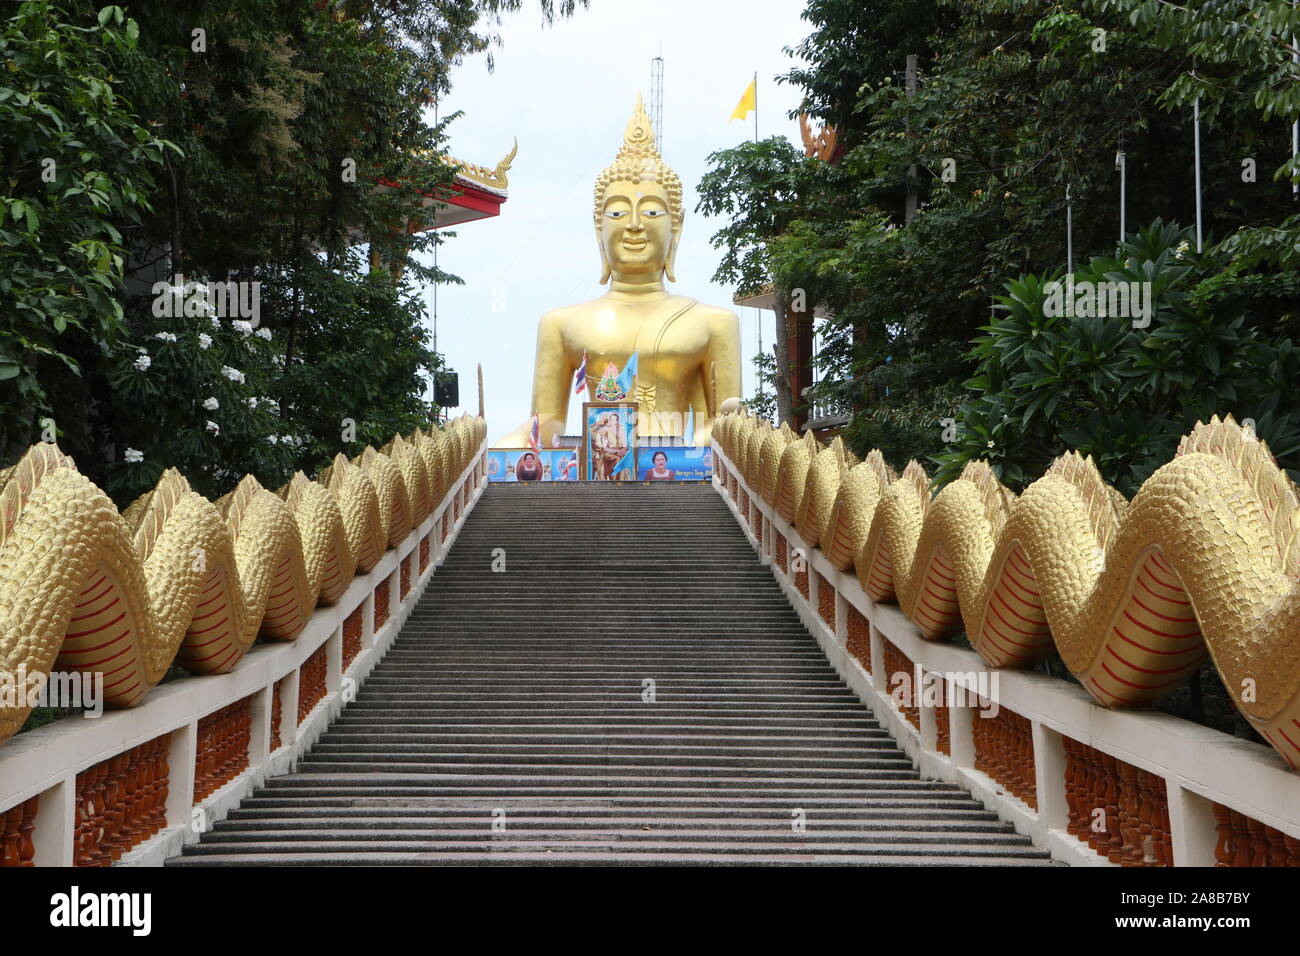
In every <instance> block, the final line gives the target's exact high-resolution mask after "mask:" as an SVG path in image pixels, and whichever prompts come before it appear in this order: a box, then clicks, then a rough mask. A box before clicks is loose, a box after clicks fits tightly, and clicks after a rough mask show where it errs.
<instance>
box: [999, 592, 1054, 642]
mask: <svg viewBox="0 0 1300 956" xmlns="http://www.w3.org/2000/svg"><path fill="white" fill-rule="evenodd" d="M993 600H994V601H997V602H998V603H999V604H1001V605H1002V606H1003V607H1004V608H1006V609H1007V613H1008V614H1011V615H1012V616H1013V617H1016V618H1018V619H1019V620H1022V621H1024V622H1025V623H1026V624H1028V625H1029V626H1030V627H1032V628H1034V630H1033V631H1021V630H1020V628H1018V627H1017V628H1014V630H1016V631H1017V632H1019V633H1021V634H1024V635H1026V636H1028V637H1037V636H1038V635H1040V634H1041V633H1042V629H1043V627H1045V626H1046V625H1045V624H1044V622H1042V621H1035V620H1032V619H1031V618H1027V617H1025V616H1024V615H1023V614H1017V613H1016V610H1015V608H1013V607H1012V606H1011V605H1010V604H1008V603H1007V602H1006V599H1005V598H1004V597H1003V596H1002V594H1001V592H999V591H994V592H993ZM991 606H992V605H991V604H990V607H991ZM998 616H999V617H1002V615H1000V614H999V615H998ZM1003 620H1006V619H1005V618H1003ZM1007 626H1008V627H1011V624H1010V622H1007Z"/></svg>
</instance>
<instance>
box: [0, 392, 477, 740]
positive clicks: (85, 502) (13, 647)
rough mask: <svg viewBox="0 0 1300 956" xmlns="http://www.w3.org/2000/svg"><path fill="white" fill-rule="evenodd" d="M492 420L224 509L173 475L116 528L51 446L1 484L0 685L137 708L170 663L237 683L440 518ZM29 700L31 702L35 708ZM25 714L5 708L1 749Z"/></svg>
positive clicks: (106, 503) (112, 513) (254, 494)
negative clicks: (90, 687) (67, 674)
mask: <svg viewBox="0 0 1300 956" xmlns="http://www.w3.org/2000/svg"><path fill="white" fill-rule="evenodd" d="M486 434H487V428H486V425H485V424H484V422H483V420H482V419H481V418H475V419H471V418H468V417H466V418H461V419H458V420H456V421H454V422H452V423H451V424H450V425H449V426H448V427H447V428H446V429H445V430H439V429H434V430H432V431H431V432H430V433H429V434H425V433H423V432H421V431H419V430H416V432H415V433H414V434H413V435H412V436H411V438H410V439H409V440H408V439H402V438H400V437H398V438H395V439H394V440H393V441H392V442H391V443H390V445H389V446H388V447H387V450H386V453H381V452H376V451H375V450H374V449H372V448H367V449H366V450H365V452H363V453H362V454H361V455H360V456H358V458H357V463H356V464H354V463H352V462H349V461H348V459H347V458H346V457H344V456H343V455H339V456H338V457H337V458H335V460H334V463H333V464H332V465H331V466H330V467H329V468H328V469H326V471H325V472H323V473H322V475H321V476H320V479H319V480H318V481H309V480H308V479H307V478H306V476H305V475H303V474H302V473H301V472H299V473H298V474H295V475H294V476H293V478H292V479H291V480H290V481H289V483H288V484H286V485H285V486H284V487H283V488H282V489H280V492H279V493H278V494H275V493H272V492H270V491H267V490H266V489H265V488H263V487H262V486H261V485H260V484H258V482H257V480H256V479H255V478H253V477H252V476H251V475H250V476H246V477H245V478H244V479H243V480H242V481H241V482H240V483H239V485H238V486H237V487H236V488H235V490H234V491H232V492H231V493H230V494H228V495H226V496H224V497H223V498H221V499H220V500H219V501H217V502H215V503H213V502H210V501H208V500H207V499H206V498H204V497H203V496H201V495H199V494H197V493H195V492H194V491H192V490H191V489H190V486H189V483H188V482H187V481H186V480H185V478H184V477H183V476H182V475H181V474H180V473H179V472H177V471H176V470H175V469H168V470H167V471H166V472H164V473H163V475H162V477H161V478H159V480H158V484H157V485H156V486H155V488H154V489H153V490H152V491H150V492H148V493H147V494H145V495H143V496H141V497H140V498H139V499H137V500H136V501H135V502H133V503H132V504H131V505H130V507H128V508H127V509H126V510H125V511H124V512H122V513H121V514H119V513H118V511H117V508H116V507H114V505H113V502H112V501H111V500H109V498H108V496H107V495H106V494H104V492H103V491H101V490H100V489H99V488H97V487H96V486H95V485H93V484H92V483H91V482H90V481H89V480H88V479H87V478H86V477H85V476H84V475H82V474H81V473H80V472H78V471H77V468H76V465H75V464H74V463H73V461H72V459H71V458H69V457H68V456H67V455H65V454H63V453H62V452H61V451H59V449H58V448H57V446H55V445H53V444H39V445H35V446H33V447H32V448H31V449H29V450H28V452H27V454H26V455H25V456H24V457H23V459H22V460H21V461H20V462H19V463H18V464H16V465H14V466H13V467H11V468H8V469H6V470H5V471H3V472H0V516H2V517H3V521H2V522H0V672H3V673H4V674H6V675H11V676H10V680H17V675H20V674H23V673H25V674H26V679H27V686H29V687H35V686H37V685H36V683H35V682H36V681H38V680H40V677H38V676H37V675H44V676H48V675H49V673H50V672H51V670H59V671H81V672H86V673H99V674H103V680H104V703H105V705H106V706H110V707H130V706H132V705H134V704H137V703H139V702H140V701H141V700H142V699H143V698H144V697H145V695H146V694H147V693H148V691H149V689H150V688H152V687H153V686H154V685H155V684H157V683H158V681H160V680H161V679H162V677H163V675H165V674H166V673H167V670H168V668H169V667H170V666H171V665H172V664H173V663H176V664H179V665H181V666H182V667H184V668H185V669H186V670H188V671H191V672H192V673H196V674H209V673H216V674H220V673H226V672H228V671H229V670H230V669H231V668H232V667H234V666H235V664H236V663H238V662H239V660H240V658H242V657H243V655H244V653H245V652H246V651H247V650H248V648H249V647H250V646H252V643H253V641H254V639H255V638H256V637H257V636H258V635H259V634H260V635H261V636H262V637H263V638H265V639H269V640H293V639H294V637H296V636H297V634H298V633H299V632H300V631H301V630H302V628H303V627H304V626H305V625H306V624H307V621H308V619H309V618H310V617H311V614H312V611H313V610H314V608H315V607H316V606H317V605H318V604H332V603H334V602H336V601H338V600H339V598H341V597H342V596H343V593H344V591H346V590H347V587H348V585H349V584H351V582H352V577H353V575H354V574H355V573H356V572H357V571H358V570H360V571H361V572H363V573H364V572H366V571H368V570H370V569H371V568H373V567H374V566H375V564H376V563H377V562H378V561H379V559H380V557H381V556H382V555H383V553H384V551H385V550H387V548H389V547H390V546H391V545H393V544H395V543H397V542H399V541H401V540H402V539H403V538H404V537H405V536H406V535H407V534H408V533H409V532H410V531H411V529H412V528H413V527H416V526H417V525H418V524H419V523H420V522H421V521H423V520H424V519H425V518H427V517H428V516H429V514H430V513H431V512H432V510H433V508H434V506H435V505H436V503H437V502H439V501H441V500H442V498H443V496H444V495H445V494H446V492H447V490H448V489H449V487H450V484H451V482H452V480H454V478H455V477H456V476H458V475H459V474H460V473H461V472H462V471H463V470H464V469H465V468H466V467H467V466H468V465H469V463H470V461H471V460H472V458H473V456H474V452H475V451H476V450H477V449H478V447H479V446H480V445H481V444H482V442H483V439H484V438H485V437H486ZM26 697H27V694H26V693H22V694H21V699H22V700H26ZM29 712H30V708H29V707H26V706H8V702H7V701H5V702H0V742H3V741H4V740H6V739H8V738H9V737H10V736H11V735H12V734H13V733H14V732H15V731H17V730H18V729H19V728H20V727H21V726H22V724H23V721H25V720H26V719H27V715H28V713H29Z"/></svg>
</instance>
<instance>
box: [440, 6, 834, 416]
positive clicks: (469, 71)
mask: <svg viewBox="0 0 1300 956" xmlns="http://www.w3.org/2000/svg"><path fill="white" fill-rule="evenodd" d="M802 10H803V0H763V2H762V3H756V2H754V0H658V2H656V3H653V4H649V3H632V2H629V0H591V8H590V9H588V10H579V11H578V12H577V13H576V14H575V15H574V16H573V17H572V18H571V19H569V20H565V21H562V22H560V23H558V24H557V25H555V26H554V27H551V28H549V29H543V28H542V26H541V18H540V16H539V15H538V14H537V13H536V12H535V11H534V10H533V9H532V5H531V4H530V5H529V8H528V9H527V10H525V11H521V12H520V13H518V14H516V15H514V16H512V17H510V18H508V19H507V20H506V22H505V24H504V25H503V27H502V31H501V32H502V37H503V41H504V45H503V47H501V48H500V49H498V50H496V51H495V60H496V69H495V71H494V72H492V73H489V72H488V71H487V67H486V64H485V61H484V58H483V57H475V58H473V59H471V60H468V61H466V62H465V63H464V64H463V65H462V66H461V67H460V68H459V69H458V71H457V73H456V75H455V76H454V77H453V84H454V86H453V90H452V93H451V95H450V96H448V97H446V98H444V100H443V102H442V104H440V107H439V109H440V112H441V113H442V115H444V116H445V115H447V114H449V113H451V112H452V111H455V110H461V111H463V112H464V116H462V117H461V118H460V119H459V120H457V121H456V122H455V123H453V124H452V126H451V130H450V137H451V148H452V152H453V153H454V154H455V155H456V156H457V157H458V158H461V159H464V160H468V161H470V162H474V163H479V164H480V165H483V166H488V167H492V166H494V165H496V163H497V161H498V160H499V159H500V158H501V157H502V156H504V155H505V154H506V153H507V152H508V151H509V150H510V144H511V141H512V138H513V137H518V139H519V155H518V156H517V157H516V159H515V161H514V165H513V167H512V168H511V170H510V174H509V175H510V186H509V192H510V198H509V199H508V200H507V201H506V204H505V206H504V207H502V212H501V215H500V216H498V217H496V218H493V219H486V220H480V221H478V222H471V223H467V224H465V225H463V226H461V227H460V228H459V229H458V230H457V235H456V236H455V237H454V238H452V239H449V240H448V241H447V243H446V244H445V245H443V247H442V248H441V250H440V251H439V265H441V266H442V267H443V268H444V269H446V270H448V271H449V272H452V273H455V274H456V275H459V276H460V277H461V278H462V279H464V280H465V285H464V286H459V287H458V286H443V287H440V288H439V290H438V350H439V351H441V352H442V353H444V355H445V356H446V358H447V363H448V366H449V367H450V368H452V369H454V370H456V371H458V372H459V373H460V394H461V410H462V411H470V412H472V411H476V410H477V394H476V383H475V372H474V369H475V365H476V364H477V363H479V362H481V363H482V364H483V378H484V392H485V405H486V409H485V410H486V417H487V421H488V434H489V439H490V440H492V441H495V440H496V439H497V437H498V436H500V435H503V434H505V433H506V432H507V431H509V430H511V429H513V428H515V427H516V426H517V425H519V424H520V423H521V422H523V421H525V420H526V419H527V418H528V416H529V412H530V408H529V404H530V400H531V396H532V380H533V350H534V344H535V338H536V334H537V319H538V317H539V316H540V315H541V314H542V313H543V312H545V311H547V310H548V309H553V308H557V307H559V306H562V305H569V304H572V303H574V302H582V301H585V300H588V299H592V298H595V297H596V296H598V295H600V294H601V292H602V291H603V290H602V288H601V286H600V285H599V284H598V283H599V279H600V262H599V257H598V253H597V249H596V240H595V235H594V232H593V229H592V225H591V190H592V185H593V183H594V181H595V178H596V176H597V174H598V173H599V172H600V170H602V169H603V168H604V167H605V166H607V165H608V164H609V163H610V162H611V161H612V160H613V158H614V153H615V152H616V151H617V149H618V146H619V144H620V143H621V142H622V138H623V128H624V126H625V125H626V124H627V120H628V117H629V116H630V114H631V112H632V108H633V106H634V105H635V103H636V95H637V93H638V91H641V92H643V93H644V94H645V97H646V105H647V108H649V99H650V61H651V59H652V58H653V57H655V56H658V55H661V56H663V58H664V123H663V126H664V129H663V134H664V140H663V142H664V148H663V152H664V158H665V160H666V161H667V162H668V164H669V165H670V166H672V167H673V168H674V169H675V170H676V171H677V173H678V175H679V176H681V178H682V183H683V186H684V187H685V201H684V204H685V213H686V222H685V227H684V232H683V237H682V245H681V248H680V249H679V251H678V255H677V270H676V272H677V283H676V284H675V285H674V286H672V290H673V291H675V292H678V293H681V294H683V295H690V296H693V297H694V298H697V299H700V300H701V301H703V302H708V303H711V304H715V305H726V306H730V305H731V297H732V294H733V292H734V290H733V289H731V288H727V287H723V286H719V285H716V284H714V283H713V282H712V276H713V271H714V269H715V268H717V264H718V260H719V258H720V256H719V253H718V252H717V251H716V250H714V249H713V248H712V246H710V245H709V237H710V236H711V235H712V234H713V233H714V232H715V231H716V230H717V228H718V225H719V223H718V222H716V221H710V220H707V219H705V218H704V217H702V216H701V215H699V214H697V213H695V211H694V210H695V204H696V201H697V193H696V188H695V187H696V186H697V185H698V184H699V181H700V177H701V176H702V175H703V174H704V172H705V171H706V169H707V167H708V164H707V162H706V157H707V156H708V154H709V153H710V152H712V151H714V150H717V149H724V148H727V147H729V146H734V145H735V144H737V143H739V142H741V141H742V140H745V139H751V138H752V137H753V135H754V123H753V116H752V115H751V116H750V117H749V119H747V120H746V121H744V122H741V121H739V120H737V121H735V122H733V123H730V124H728V122H727V118H728V117H729V116H730V115H731V112H732V110H733V109H734V108H735V106H736V103H737V101H738V100H739V99H740V96H741V94H742V93H743V92H744V91H745V87H746V86H747V85H748V84H749V81H750V79H751V78H752V77H753V74H754V71H755V70H757V71H758V106H759V117H758V134H759V136H760V137H767V136H771V135H774V134H781V135H785V136H787V137H789V138H790V139H791V140H792V141H793V142H795V143H798V142H799V130H798V126H797V124H796V123H795V122H794V121H792V120H788V119H786V115H787V113H788V112H789V111H790V110H791V109H793V108H794V107H796V106H797V105H798V102H799V94H798V92H797V90H796V89H795V88H793V87H791V86H789V85H785V84H781V85H778V84H776V83H775V82H773V79H772V78H773V76H775V75H776V74H779V73H784V72H786V71H787V70H788V69H789V67H790V64H791V60H790V59H789V58H788V57H786V56H785V55H784V54H783V53H782V48H783V47H784V46H786V45H794V44H796V43H798V42H799V41H800V40H801V39H803V37H804V36H805V35H807V33H808V32H809V30H808V25H807V24H806V23H805V22H804V21H802V20H800V18H799V15H800V13H801V12H802ZM426 297H427V298H428V299H429V301H430V305H431V306H432V300H433V295H432V291H431V290H429V291H428V292H427V293H426ZM430 311H431V312H432V308H431V309H430ZM736 311H737V312H739V313H740V316H741V334H742V336H743V341H742V346H743V354H744V356H745V370H744V371H745V395H746V396H748V395H750V394H751V393H752V391H753V368H752V364H751V362H750V359H751V358H752V356H753V355H754V353H755V352H756V351H757V347H756V346H757V335H756V331H757V330H756V321H757V317H758V316H759V315H760V313H759V312H758V311H757V310H755V309H737V310H736ZM761 315H762V316H763V319H764V326H763V346H764V348H765V349H766V350H768V351H770V350H771V347H772V334H773V316H772V313H771V312H764V313H761ZM579 411H580V409H579V408H578V404H577V403H576V402H572V401H571V402H570V414H569V423H570V427H569V429H568V432H569V433H570V434H573V433H574V432H575V429H576V423H577V420H578V413H579Z"/></svg>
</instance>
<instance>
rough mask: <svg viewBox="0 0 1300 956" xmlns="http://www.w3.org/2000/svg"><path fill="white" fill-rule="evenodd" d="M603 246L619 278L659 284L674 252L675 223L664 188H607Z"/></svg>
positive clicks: (627, 185)
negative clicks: (657, 281)
mask: <svg viewBox="0 0 1300 956" xmlns="http://www.w3.org/2000/svg"><path fill="white" fill-rule="evenodd" d="M600 245H601V248H602V249H603V250H604V253H605V262H606V264H607V265H608V267H609V269H610V271H611V272H612V273H613V274H614V276H615V277H616V278H624V279H630V280H632V281H638V280H640V281H643V282H644V281H647V280H651V281H654V280H658V278H659V276H660V275H661V274H662V273H663V271H664V267H665V265H667V264H668V259H669V255H670V254H671V252H672V248H673V220H672V215H671V214H670V212H669V207H668V193H667V192H666V191H665V190H664V188H663V187H662V186H660V185H659V184H658V183H654V182H645V183H634V182H629V181H627V180H618V181H615V182H612V183H610V184H609V185H608V186H607V187H605V201H604V206H603V213H602V216H601V221H600Z"/></svg>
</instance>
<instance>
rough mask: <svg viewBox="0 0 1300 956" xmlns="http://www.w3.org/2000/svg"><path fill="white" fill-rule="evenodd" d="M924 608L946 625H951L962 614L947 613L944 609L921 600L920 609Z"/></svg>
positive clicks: (923, 599)
mask: <svg viewBox="0 0 1300 956" xmlns="http://www.w3.org/2000/svg"><path fill="white" fill-rule="evenodd" d="M922 607H923V608H925V609H926V610H927V611H929V612H930V614H931V615H932V616H934V617H937V618H938V619H939V620H940V621H941V622H943V623H944V624H951V623H952V622H953V621H954V620H955V619H957V618H958V617H959V616H960V614H961V611H960V610H952V611H945V610H944V609H943V608H939V607H935V606H934V605H933V604H931V603H930V602H929V601H927V600H926V599H925V598H921V600H920V601H919V602H918V609H919V608H922Z"/></svg>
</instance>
